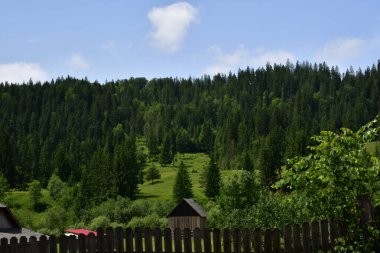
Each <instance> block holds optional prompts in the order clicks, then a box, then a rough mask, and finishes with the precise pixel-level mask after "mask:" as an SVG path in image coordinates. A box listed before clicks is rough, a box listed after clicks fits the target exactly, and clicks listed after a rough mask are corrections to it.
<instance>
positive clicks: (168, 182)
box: [139, 153, 209, 200]
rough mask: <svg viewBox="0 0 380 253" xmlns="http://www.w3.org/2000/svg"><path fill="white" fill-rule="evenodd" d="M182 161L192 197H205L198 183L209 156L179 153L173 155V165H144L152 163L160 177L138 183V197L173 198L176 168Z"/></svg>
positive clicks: (199, 198)
mask: <svg viewBox="0 0 380 253" xmlns="http://www.w3.org/2000/svg"><path fill="white" fill-rule="evenodd" d="M181 161H183V162H184V164H185V165H186V167H187V169H188V171H189V175H190V178H191V181H192V184H193V193H194V198H195V199H198V200H202V199H205V198H206V197H205V195H204V192H203V191H204V190H203V188H202V187H201V185H200V182H199V181H200V178H201V176H202V171H203V170H204V168H205V167H206V166H207V165H208V162H209V157H208V155H206V154H203V153H198V154H179V155H176V157H175V162H174V165H173V164H171V165H168V166H161V165H160V164H159V163H158V162H151V161H150V162H148V163H147V165H146V166H145V169H146V168H149V167H150V166H151V164H152V163H154V164H155V166H156V168H157V169H158V170H159V171H160V173H161V178H160V179H159V180H157V181H155V182H154V183H153V184H152V183H151V182H144V184H142V185H140V187H139V188H140V194H139V198H149V199H156V200H171V199H173V185H174V181H175V178H176V175H177V170H178V166H179V164H180V162H181Z"/></svg>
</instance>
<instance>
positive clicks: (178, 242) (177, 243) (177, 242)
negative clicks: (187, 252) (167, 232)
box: [174, 228, 183, 253]
mask: <svg viewBox="0 0 380 253" xmlns="http://www.w3.org/2000/svg"><path fill="white" fill-rule="evenodd" d="M174 252H175V253H182V252H183V251H182V235H181V229H180V228H175V229H174Z"/></svg>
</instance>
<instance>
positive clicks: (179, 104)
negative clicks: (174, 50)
mask: <svg viewBox="0 0 380 253" xmlns="http://www.w3.org/2000/svg"><path fill="white" fill-rule="evenodd" d="M379 99H380V62H378V64H377V65H373V66H372V67H370V68H367V69H365V70H360V69H359V70H357V71H354V70H352V69H351V70H347V71H346V72H344V73H342V72H341V71H340V70H339V69H338V68H337V67H329V66H327V65H326V64H325V63H323V64H310V63H296V64H291V63H287V64H286V65H273V66H271V65H267V66H266V67H265V68H258V69H251V68H247V69H244V70H243V69H241V70H239V71H238V72H237V73H230V74H228V75H216V76H212V77H210V76H203V77H201V78H187V79H178V78H161V79H152V80H147V79H145V78H130V79H128V80H117V81H107V82H106V83H104V84H100V83H99V82H96V81H95V82H89V81H88V80H87V79H76V78H72V77H66V78H58V79H56V80H52V81H51V82H45V83H40V82H32V81H30V82H29V83H26V84H21V85H16V84H8V83H2V84H0V174H2V175H3V177H4V178H5V179H6V180H7V182H8V183H9V185H10V188H13V189H19V190H23V189H27V188H28V186H29V188H30V182H37V180H38V182H40V183H41V187H43V188H46V187H48V186H49V184H50V183H51V181H52V178H53V179H54V180H56V181H60V182H63V183H65V184H67V185H68V186H70V187H71V188H70V189H71V191H72V192H71V195H72V196H75V200H76V201H75V203H74V202H73V201H72V200H71V202H70V207H74V208H75V210H83V209H85V208H88V207H93V206H94V205H96V204H100V203H103V202H104V201H106V200H108V199H112V198H113V199H116V196H119V197H121V198H128V199H135V198H137V197H138V185H139V184H141V183H142V182H143V180H144V176H143V172H142V168H143V166H144V164H145V163H146V161H157V163H160V164H162V165H165V164H166V165H169V164H172V163H173V160H174V158H175V155H176V154H184V153H200V152H202V153H207V154H208V155H210V156H212V161H215V165H217V166H218V168H220V169H221V170H237V169H239V170H246V171H248V172H254V173H252V175H253V177H254V181H255V182H256V183H257V182H258V183H259V184H260V185H261V186H270V185H272V184H273V183H274V182H276V181H277V180H278V179H279V178H280V177H281V173H282V169H281V168H282V167H283V166H284V164H285V161H286V159H288V158H292V157H294V156H296V155H305V154H307V152H308V150H307V146H309V145H312V144H314V143H312V140H311V139H310V137H311V136H313V135H316V134H318V133H319V132H320V131H322V130H331V131H337V130H339V129H340V128H341V127H348V128H350V129H353V130H354V131H356V130H358V129H359V127H360V126H362V125H364V124H365V123H367V122H369V121H370V120H372V119H373V118H375V116H376V115H377V114H379V112H380V100H379ZM139 140H140V141H141V140H143V141H144V143H146V146H147V147H148V153H146V152H143V150H142V149H141V148H140V147H139V144H138V141H139ZM242 180H244V176H243V179H242ZM248 184H249V182H248ZM252 187H256V186H252ZM211 192H212V191H211ZM268 194H269V193H268ZM232 197H233V198H235V197H236V196H232ZM255 198H256V199H257V198H259V197H257V196H256V197H255ZM210 199H213V196H210ZM235 199H236V198H235ZM219 201H220V203H224V204H223V206H224V208H227V207H228V203H227V202H228V201H227V200H226V198H220V199H219ZM223 201H225V202H223ZM226 201H227V202H226ZM248 204H252V203H248ZM210 205H211V204H210ZM235 207H236V206H235ZM235 207H234V208H235ZM210 209H211V210H212V208H210ZM211 212H212V211H211ZM284 212H285V211H284ZM78 213H79V212H78ZM211 216H212V214H211ZM216 216H217V215H216ZM216 216H215V217H216ZM210 222H211V223H210V224H212V219H211V221H210ZM234 222H239V221H234ZM242 223H244V222H243V221H242ZM215 224H220V223H218V221H215ZM264 226H265V224H264Z"/></svg>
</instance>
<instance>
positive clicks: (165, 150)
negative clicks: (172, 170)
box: [160, 135, 174, 164]
mask: <svg viewBox="0 0 380 253" xmlns="http://www.w3.org/2000/svg"><path fill="white" fill-rule="evenodd" d="M173 158H174V156H173V152H172V144H171V139H170V136H167V135H165V138H164V141H163V144H162V149H161V155H160V163H161V164H170V163H171V162H172V161H173Z"/></svg>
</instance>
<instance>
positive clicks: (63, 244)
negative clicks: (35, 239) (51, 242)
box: [29, 235, 68, 253]
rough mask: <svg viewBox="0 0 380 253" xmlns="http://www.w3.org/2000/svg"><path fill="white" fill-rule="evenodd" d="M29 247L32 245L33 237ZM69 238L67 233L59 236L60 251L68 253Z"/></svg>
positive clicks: (60, 252)
mask: <svg viewBox="0 0 380 253" xmlns="http://www.w3.org/2000/svg"><path fill="white" fill-rule="evenodd" d="M29 247H30V248H31V247H32V243H31V238H29ZM67 247H68V238H67V236H65V235H61V236H60V237H59V253H67Z"/></svg>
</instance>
